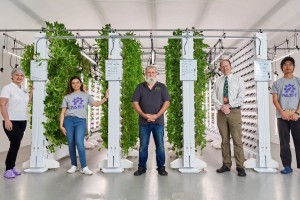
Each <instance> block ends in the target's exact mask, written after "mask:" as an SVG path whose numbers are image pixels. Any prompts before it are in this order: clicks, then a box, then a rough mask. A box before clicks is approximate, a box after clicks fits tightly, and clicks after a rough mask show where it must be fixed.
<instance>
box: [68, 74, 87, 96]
mask: <svg viewBox="0 0 300 200" xmlns="http://www.w3.org/2000/svg"><path fill="white" fill-rule="evenodd" d="M74 79H78V80H79V82H80V83H81V86H80V91H82V92H84V89H83V84H82V81H81V79H80V78H79V77H78V76H73V77H72V78H71V79H70V81H69V83H68V87H67V91H66V94H71V93H72V92H74V89H73V88H72V81H73V80H74Z"/></svg>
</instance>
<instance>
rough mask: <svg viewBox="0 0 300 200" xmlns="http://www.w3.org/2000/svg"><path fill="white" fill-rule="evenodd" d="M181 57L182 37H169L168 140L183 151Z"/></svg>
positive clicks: (167, 72)
mask: <svg viewBox="0 0 300 200" xmlns="http://www.w3.org/2000/svg"><path fill="white" fill-rule="evenodd" d="M181 34H182V31H180V30H177V31H175V32H173V35H181ZM180 57H181V39H168V45H167V46H165V62H166V85H167V88H168V91H169V94H170V97H171V105H170V107H169V109H168V112H167V119H168V121H167V131H168V141H169V142H170V143H171V144H172V146H173V150H174V151H175V152H176V153H177V154H180V153H181V148H182V147H183V143H182V133H183V127H182V125H183V118H182V104H181V102H182V89H181V88H182V82H181V81H180Z"/></svg>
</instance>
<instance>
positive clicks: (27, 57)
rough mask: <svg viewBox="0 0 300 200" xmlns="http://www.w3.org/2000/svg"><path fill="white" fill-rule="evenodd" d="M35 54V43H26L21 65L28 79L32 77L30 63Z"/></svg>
mask: <svg viewBox="0 0 300 200" xmlns="http://www.w3.org/2000/svg"><path fill="white" fill-rule="evenodd" d="M33 56H34V45H33V44H31V45H26V46H25V47H24V51H23V54H22V59H21V67H22V69H23V71H24V73H25V76H26V78H27V79H30V63H31V60H33Z"/></svg>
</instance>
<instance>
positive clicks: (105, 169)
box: [98, 159, 133, 173]
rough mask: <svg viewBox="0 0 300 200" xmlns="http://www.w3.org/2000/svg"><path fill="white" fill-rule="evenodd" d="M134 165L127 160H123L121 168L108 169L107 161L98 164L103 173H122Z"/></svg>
mask: <svg viewBox="0 0 300 200" xmlns="http://www.w3.org/2000/svg"><path fill="white" fill-rule="evenodd" d="M132 166H133V163H132V162H131V161H130V160H127V159H121V166H120V167H116V168H114V167H107V160H103V161H101V162H100V163H98V168H100V170H101V171H102V172H103V173H122V172H123V171H124V169H126V168H132Z"/></svg>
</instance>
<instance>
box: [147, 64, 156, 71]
mask: <svg viewBox="0 0 300 200" xmlns="http://www.w3.org/2000/svg"><path fill="white" fill-rule="evenodd" d="M147 69H155V71H156V72H157V65H148V66H147V67H146V69H145V72H146V71H147Z"/></svg>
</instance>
